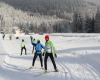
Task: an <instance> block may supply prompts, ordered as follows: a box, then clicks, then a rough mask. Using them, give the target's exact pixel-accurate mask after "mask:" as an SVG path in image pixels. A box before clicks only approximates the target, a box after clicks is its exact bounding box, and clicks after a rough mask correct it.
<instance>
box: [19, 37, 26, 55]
mask: <svg viewBox="0 0 100 80" xmlns="http://www.w3.org/2000/svg"><path fill="white" fill-rule="evenodd" d="M23 49H25V55H27V54H26V47H25V42H24V39H22V42H21V55H22V52H23ZM21 55H20V56H21Z"/></svg>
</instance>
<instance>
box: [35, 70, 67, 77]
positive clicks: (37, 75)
mask: <svg viewBox="0 0 100 80" xmlns="http://www.w3.org/2000/svg"><path fill="white" fill-rule="evenodd" d="M51 72H55V73H57V72H56V71H49V72H43V73H40V74H38V75H35V76H34V77H38V76H42V75H44V74H48V73H51ZM58 72H60V73H64V74H67V73H68V72H63V71H58Z"/></svg>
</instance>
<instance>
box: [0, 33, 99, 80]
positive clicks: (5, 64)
mask: <svg viewBox="0 0 100 80" xmlns="http://www.w3.org/2000/svg"><path fill="white" fill-rule="evenodd" d="M49 35H50V40H51V41H52V42H53V44H54V45H55V47H56V50H57V56H58V57H57V58H55V61H56V64H57V68H58V69H59V70H60V71H67V72H68V73H67V74H65V73H61V72H57V73H55V72H51V73H48V74H45V75H42V76H38V77H34V76H35V75H38V74H40V73H42V72H43V70H42V69H40V68H41V67H40V61H39V58H37V60H36V62H35V67H36V69H33V70H27V71H23V70H25V69H27V68H29V67H30V66H31V65H32V59H33V56H34V54H32V53H31V52H32V45H31V42H30V35H28V36H24V35H22V36H19V39H15V38H16V36H13V39H12V40H9V35H6V37H5V40H2V35H0V36H1V37H0V80H51V79H52V80H100V34H84V33H83V34H77V33H76V34H71V33H68V34H62V36H61V34H49ZM32 36H33V37H34V38H36V39H37V38H41V43H42V44H45V39H44V37H45V35H38V34H34V35H32ZM22 39H24V40H25V43H26V48H27V54H28V55H25V53H24V52H23V55H22V56H20V52H21V50H20V44H21V40H22ZM48 70H49V71H54V68H53V65H52V63H51V60H50V59H48Z"/></svg>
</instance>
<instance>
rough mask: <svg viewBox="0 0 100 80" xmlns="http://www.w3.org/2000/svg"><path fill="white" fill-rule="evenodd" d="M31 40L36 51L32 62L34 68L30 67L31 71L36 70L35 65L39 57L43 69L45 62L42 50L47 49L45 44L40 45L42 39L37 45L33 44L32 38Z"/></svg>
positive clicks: (38, 40)
mask: <svg viewBox="0 0 100 80" xmlns="http://www.w3.org/2000/svg"><path fill="white" fill-rule="evenodd" d="M30 38H31V43H32V45H34V46H35V49H36V51H35V54H34V58H33V62H32V66H31V67H30V69H32V68H34V64H35V60H36V58H37V56H39V58H40V62H41V68H42V69H43V61H42V52H41V50H42V48H43V49H44V48H45V47H44V45H43V44H41V43H40V41H41V40H40V39H37V43H33V41H32V37H30Z"/></svg>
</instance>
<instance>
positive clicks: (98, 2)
mask: <svg viewBox="0 0 100 80" xmlns="http://www.w3.org/2000/svg"><path fill="white" fill-rule="evenodd" d="M85 1H90V2H94V3H96V4H99V5H100V0H85Z"/></svg>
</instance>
